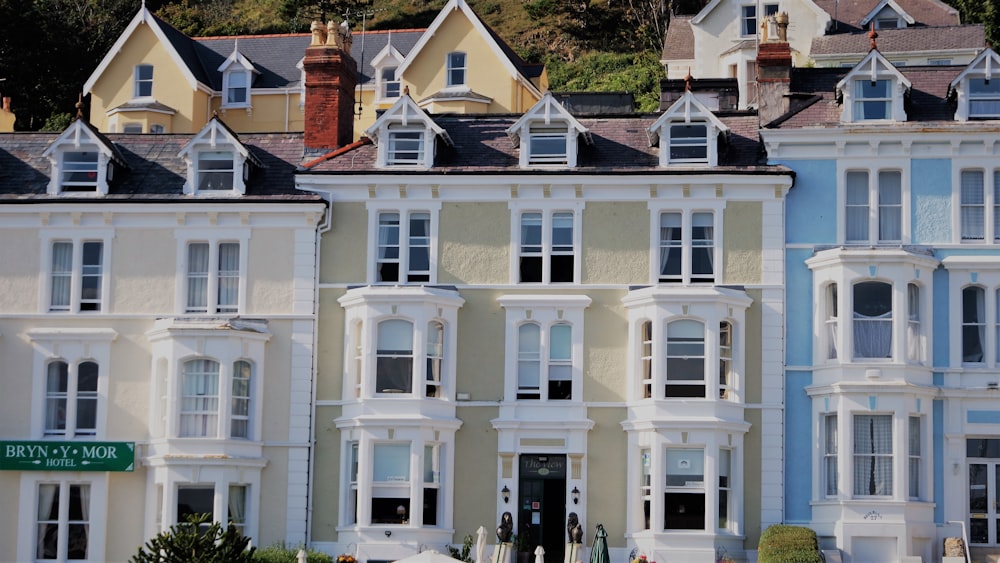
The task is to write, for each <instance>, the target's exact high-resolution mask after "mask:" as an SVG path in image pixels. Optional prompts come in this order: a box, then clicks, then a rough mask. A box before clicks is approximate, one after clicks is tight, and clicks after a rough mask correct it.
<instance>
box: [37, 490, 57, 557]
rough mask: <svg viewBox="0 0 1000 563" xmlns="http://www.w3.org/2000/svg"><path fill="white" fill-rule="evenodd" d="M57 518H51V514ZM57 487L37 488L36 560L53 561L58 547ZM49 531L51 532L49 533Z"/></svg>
mask: <svg viewBox="0 0 1000 563" xmlns="http://www.w3.org/2000/svg"><path fill="white" fill-rule="evenodd" d="M53 512H56V514H57V516H56V517H54V518H53V516H52V513H53ZM58 512H59V485H55V484H48V483H46V484H42V485H39V486H38V515H37V518H36V522H37V523H38V544H37V547H36V548H35V557H37V558H38V559H55V557H56V554H57V551H56V550H57V546H58V543H57V542H58V536H59V534H58V529H59V524H58V522H57V520H58V518H59V517H58ZM50 530H51V532H50Z"/></svg>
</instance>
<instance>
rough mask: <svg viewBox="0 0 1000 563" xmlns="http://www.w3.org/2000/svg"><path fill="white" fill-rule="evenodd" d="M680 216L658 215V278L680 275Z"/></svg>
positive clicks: (675, 214) (678, 214)
mask: <svg viewBox="0 0 1000 563" xmlns="http://www.w3.org/2000/svg"><path fill="white" fill-rule="evenodd" d="M681 242H682V239H681V214H680V213H663V214H661V215H660V277H665V276H670V277H678V276H680V275H681Z"/></svg>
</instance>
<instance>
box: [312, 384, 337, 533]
mask: <svg viewBox="0 0 1000 563" xmlns="http://www.w3.org/2000/svg"><path fill="white" fill-rule="evenodd" d="M321 369H322V368H321ZM338 416H340V407H335V406H328V405H327V406H323V405H320V406H317V407H316V435H315V445H316V447H315V448H314V449H313V456H314V461H315V463H314V464H313V467H314V468H315V474H314V475H315V476H314V477H313V479H312V487H311V491H310V494H311V495H312V509H313V511H312V521H311V522H310V524H311V525H312V529H311V531H310V538H311V540H312V541H314V542H333V541H337V526H338V525H339V524H338V522H339V518H338V517H337V513H338V508H337V507H338V506H339V503H340V474H341V469H340V467H341V465H340V463H341V462H340V457H341V456H340V434H339V432H338V431H337V426H336V425H335V424H334V422H333V421H334V420H335V419H336V418H337V417H338Z"/></svg>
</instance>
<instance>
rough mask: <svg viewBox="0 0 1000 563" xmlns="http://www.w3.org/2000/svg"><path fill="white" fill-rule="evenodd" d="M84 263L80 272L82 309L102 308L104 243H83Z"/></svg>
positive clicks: (97, 309)
mask: <svg viewBox="0 0 1000 563" xmlns="http://www.w3.org/2000/svg"><path fill="white" fill-rule="evenodd" d="M82 246H83V263H82V264H81V266H82V269H81V272H80V310H81V311H100V310H101V273H102V266H103V258H102V255H103V253H104V243H102V242H96V241H90V242H85V243H83V245H82Z"/></svg>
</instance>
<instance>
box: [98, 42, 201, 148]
mask: <svg viewBox="0 0 1000 563" xmlns="http://www.w3.org/2000/svg"><path fill="white" fill-rule="evenodd" d="M138 64H151V65H153V96H152V97H153V98H154V99H155V100H156V101H158V102H160V103H161V104H165V105H167V106H169V107H171V108H173V109H174V110H176V111H177V113H176V114H175V115H174V116H173V117H172V119H171V123H172V124H171V127H170V128H169V129H168V131H169V132H171V133H190V132H194V131H197V130H198V129H200V128H201V127H202V126H203V125H204V124H205V123H206V121H207V119H208V116H207V114H206V113H205V109H206V108H205V107H204V105H199V102H197V101H196V98H198V97H204V98H206V99H207V95H206V94H204V93H199V92H196V91H195V90H194V89H193V88H192V86H191V83H190V82H188V80H187V78H186V77H185V76H184V74H183V72H182V71H181V69H180V68H179V67H178V66H177V63H176V62H175V61H174V59H173V58H172V57H171V56H170V53H169V51H168V50H167V48H166V47H165V46H164V45H163V44H162V43H160V41H159V39H158V38H157V37H156V34H155V33H153V32H152V31H151V30H150V29H149V26H146V25H140V26H139V27H138V28H136V30H135V33H133V34H132V36H131V37H129V38H128V40H126V41H125V45H124V46H123V47H122V50H121V52H120V54H119V56H117V57H115V58H114V59H112V60H111V63H110V64H109V65H108V67H107V69H105V71H104V73H103V74H101V77H100V79H99V80H98V81H97V82H96V83H95V84H94V87H93V90H92V96H91V106H90V121H91V123H92V124H93V125H94V126H95V127H97V128H98V130H100V131H108V116H107V112H108V110H110V109H113V108H115V107H118V106H120V105H121V104H124V103H125V102H128V101H130V100H132V96H133V94H134V69H135V66H136V65H138ZM203 103H204V102H202V104H203ZM122 119H123V120H127V119H126V118H122ZM120 130H121V129H119V131H120Z"/></svg>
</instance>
